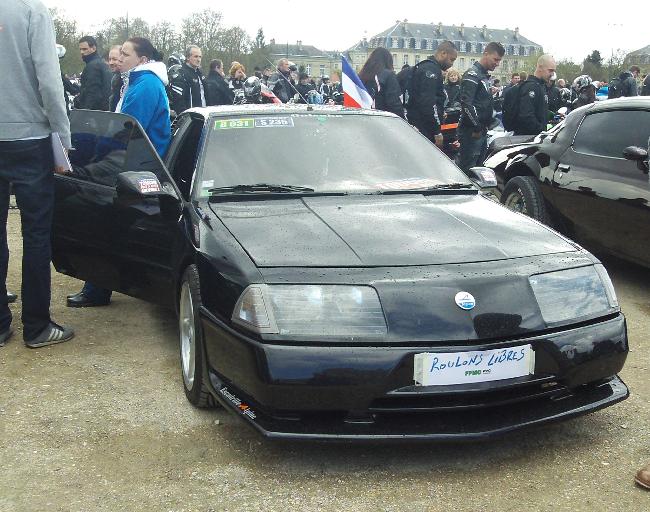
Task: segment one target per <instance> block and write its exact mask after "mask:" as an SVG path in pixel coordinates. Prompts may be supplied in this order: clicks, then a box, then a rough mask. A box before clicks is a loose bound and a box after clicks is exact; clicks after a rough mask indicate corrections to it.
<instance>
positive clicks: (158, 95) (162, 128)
mask: <svg viewBox="0 0 650 512" xmlns="http://www.w3.org/2000/svg"><path fill="white" fill-rule="evenodd" d="M126 83H128V85H127V86H126V89H125V90H124V94H123V95H122V99H121V100H120V103H119V104H118V106H117V110H116V111H117V112H122V113H123V114H129V115H130V116H133V117H135V118H136V119H137V120H138V122H139V123H140V125H142V128H144V131H145V133H146V134H147V137H149V140H150V141H151V143H152V144H153V146H154V147H155V148H156V151H157V152H158V154H159V155H160V157H161V158H162V157H164V156H165V153H166V152H167V148H168V147H169V143H170V141H171V123H170V119H169V100H168V99H167V92H166V90H165V86H166V85H167V68H166V67H165V64H163V63H162V62H147V63H146V64H142V65H140V66H136V67H135V68H133V69H132V70H131V71H130V73H129V75H128V80H127V81H126Z"/></svg>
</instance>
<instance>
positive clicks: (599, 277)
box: [529, 264, 618, 326]
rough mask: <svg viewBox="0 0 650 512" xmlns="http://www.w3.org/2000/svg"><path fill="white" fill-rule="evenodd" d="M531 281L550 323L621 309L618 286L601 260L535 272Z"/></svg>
mask: <svg viewBox="0 0 650 512" xmlns="http://www.w3.org/2000/svg"><path fill="white" fill-rule="evenodd" d="M529 282H530V285H531V287H532V288H533V292H534V293H535V298H536V299H537V303H538V305H539V308H540V310H541V312H542V317H543V318H544V321H545V322H546V324H547V325H549V326H554V325H558V324H562V323H565V322H567V321H569V320H573V321H575V320H579V319H583V318H584V319H586V318H588V317H596V316H603V315H607V314H610V313H614V312H616V311H617V310H618V299H617V298H616V292H615V291H614V286H613V285H612V281H611V279H610V278H609V275H608V274H607V271H606V270H605V268H604V267H603V266H602V265H600V264H598V265H593V266H589V267H580V268H572V269H569V270H560V271H558V272H549V273H547V274H537V275H533V276H530V277H529Z"/></svg>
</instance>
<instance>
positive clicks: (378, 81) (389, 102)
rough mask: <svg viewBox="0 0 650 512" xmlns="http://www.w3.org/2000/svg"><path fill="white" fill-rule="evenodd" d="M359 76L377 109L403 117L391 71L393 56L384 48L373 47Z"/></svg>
mask: <svg viewBox="0 0 650 512" xmlns="http://www.w3.org/2000/svg"><path fill="white" fill-rule="evenodd" d="M359 78H360V79H361V81H362V82H363V85H364V86H365V87H366V89H367V90H368V93H369V94H370V96H372V98H373V99H374V100H375V108H376V109H377V110H385V111H386V112H392V113H393V114H397V115H398V116H400V117H402V118H403V117H404V107H403V105H402V100H401V99H400V95H401V94H402V90H401V89H400V86H399V83H398V81H397V77H396V76H395V72H394V71H393V56H392V55H391V54H390V52H389V51H388V50H387V49H386V48H375V49H374V50H373V51H372V53H371V54H370V56H369V57H368V60H367V61H366V63H365V64H364V65H363V67H362V68H361V71H359Z"/></svg>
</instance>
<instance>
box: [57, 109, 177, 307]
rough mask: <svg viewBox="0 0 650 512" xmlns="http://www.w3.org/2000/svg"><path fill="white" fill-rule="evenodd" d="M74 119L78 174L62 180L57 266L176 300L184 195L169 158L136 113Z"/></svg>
mask: <svg viewBox="0 0 650 512" xmlns="http://www.w3.org/2000/svg"><path fill="white" fill-rule="evenodd" d="M70 125H71V131H72V145H73V148H74V149H73V150H71V151H70V154H69V156H70V163H71V164H72V173H70V174H67V175H57V176H56V179H55V184H56V185H55V187H56V201H55V208H54V222H53V230H52V255H53V258H52V259H53V262H54V266H55V267H56V269H57V270H58V271H59V272H62V273H64V274H68V275H70V276H73V277H76V278H78V279H83V280H87V281H91V282H92V283H93V284H95V285H97V286H101V287H104V288H108V289H111V290H115V291H119V292H122V293H125V294H127V295H131V296H134V297H139V298H143V299H146V300H150V301H153V302H159V303H163V304H173V300H174V291H173V282H174V276H173V270H172V269H173V263H172V255H173V253H174V250H175V248H176V247H178V245H177V244H179V243H181V240H180V239H179V237H180V230H179V226H178V223H179V218H180V213H181V211H182V200H181V196H180V194H179V192H178V189H177V188H176V185H175V184H174V182H173V180H172V178H171V177H170V176H169V174H168V172H167V170H166V169H165V166H164V164H163V162H162V161H161V159H160V157H159V156H158V154H157V153H156V150H155V149H154V147H153V146H152V144H151V142H150V141H149V139H148V138H147V136H146V135H145V133H144V130H143V129H142V127H141V126H140V125H139V123H138V122H137V121H136V120H135V119H134V118H132V117H131V116H128V115H125V114H117V113H113V112H100V111H91V110H74V111H72V112H71V114H70ZM138 187H139V189H138ZM71 291H73V290H71Z"/></svg>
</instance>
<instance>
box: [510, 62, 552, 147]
mask: <svg viewBox="0 0 650 512" xmlns="http://www.w3.org/2000/svg"><path fill="white" fill-rule="evenodd" d="M554 75H555V59H554V58H553V57H552V56H551V55H542V56H540V57H539V59H537V67H536V68H535V73H534V74H533V75H531V76H529V77H528V79H527V80H526V81H525V82H524V83H523V84H521V86H520V90H519V109H518V112H517V120H516V121H515V126H514V132H515V135H537V134H539V133H541V132H543V131H544V130H545V129H546V124H547V122H548V108H549V96H548V84H549V83H550V82H551V78H552V77H553V76H554Z"/></svg>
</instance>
